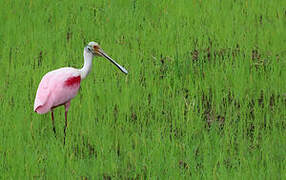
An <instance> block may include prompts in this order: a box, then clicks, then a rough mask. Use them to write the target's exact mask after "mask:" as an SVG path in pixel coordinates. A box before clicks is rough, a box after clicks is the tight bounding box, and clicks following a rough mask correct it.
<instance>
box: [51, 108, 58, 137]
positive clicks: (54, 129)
mask: <svg viewBox="0 0 286 180" xmlns="http://www.w3.org/2000/svg"><path fill="white" fill-rule="evenodd" d="M51 114H52V124H53V131H54V134H55V137H57V135H56V127H55V118H54V112H53V110H52V111H51Z"/></svg>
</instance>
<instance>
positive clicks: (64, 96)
mask: <svg viewBox="0 0 286 180" xmlns="http://www.w3.org/2000/svg"><path fill="white" fill-rule="evenodd" d="M94 56H101V57H104V58H106V59H108V60H109V61H111V62H112V63H113V64H114V65H115V66H117V67H118V68H119V69H120V70H121V71H122V72H123V73H125V74H127V73H128V72H127V70H126V69H125V68H124V67H122V66H120V65H119V64H118V63H116V62H115V61H114V60H113V59H111V57H109V56H108V55H107V54H106V53H105V52H104V51H103V50H102V49H101V48H100V46H99V45H98V43H96V42H90V43H88V45H87V46H86V47H85V48H84V51H83V57H84V65H83V67H82V68H81V69H75V68H72V67H64V68H60V69H56V70H54V71H50V72H48V73H47V74H46V75H45V76H44V77H43V78H42V80H41V82H40V84H39V87H38V90H37V94H36V98H35V103H34V111H35V112H37V113H38V114H45V113H47V112H50V111H51V115H52V126H53V131H54V134H55V135H56V128H55V123H54V113H53V109H54V108H56V107H58V106H61V105H64V106H65V127H64V144H65V137H66V128H67V113H68V110H69V107H70V102H71V100H72V98H74V97H75V96H76V95H77V93H78V90H79V87H80V83H81V81H82V80H83V79H85V78H86V76H87V75H88V73H89V72H90V70H91V66H92V59H93V57H94Z"/></svg>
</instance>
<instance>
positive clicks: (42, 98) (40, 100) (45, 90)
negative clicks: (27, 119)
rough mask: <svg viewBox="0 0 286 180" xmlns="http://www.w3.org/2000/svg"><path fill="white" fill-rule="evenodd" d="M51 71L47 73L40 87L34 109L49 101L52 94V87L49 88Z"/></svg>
mask: <svg viewBox="0 0 286 180" xmlns="http://www.w3.org/2000/svg"><path fill="white" fill-rule="evenodd" d="M49 77H50V76H49V73H48V74H46V75H45V76H44V77H43V78H42V80H41V82H40V84H39V87H38V90H37V94H36V98H35V103H34V111H35V110H36V109H37V108H38V107H40V106H43V105H45V104H46V102H47V101H48V98H49V96H50V88H49Z"/></svg>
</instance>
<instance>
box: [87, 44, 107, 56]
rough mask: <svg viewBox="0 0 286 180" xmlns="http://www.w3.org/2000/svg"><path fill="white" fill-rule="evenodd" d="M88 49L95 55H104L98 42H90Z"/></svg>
mask: <svg viewBox="0 0 286 180" xmlns="http://www.w3.org/2000/svg"><path fill="white" fill-rule="evenodd" d="M86 50H87V51H88V52H89V53H92V55H94V56H102V52H103V50H102V49H101V48H100V46H99V44H98V43H97V42H89V43H88V45H87V46H86Z"/></svg>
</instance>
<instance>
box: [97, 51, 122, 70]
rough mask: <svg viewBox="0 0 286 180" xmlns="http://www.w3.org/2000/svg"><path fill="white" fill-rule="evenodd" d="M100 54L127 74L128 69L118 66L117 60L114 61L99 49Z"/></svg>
mask: <svg viewBox="0 0 286 180" xmlns="http://www.w3.org/2000/svg"><path fill="white" fill-rule="evenodd" d="M100 54H101V55H102V56H103V57H105V58H106V59H108V60H109V61H110V62H112V64H114V65H115V66H116V67H118V68H119V69H120V70H121V71H122V72H123V73H125V74H128V71H127V70H126V69H125V68H124V67H122V66H120V65H119V64H118V63H117V62H115V61H114V60H113V59H112V58H111V57H109V56H108V55H107V54H106V53H105V52H103V51H100Z"/></svg>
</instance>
